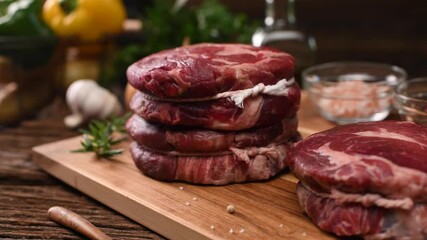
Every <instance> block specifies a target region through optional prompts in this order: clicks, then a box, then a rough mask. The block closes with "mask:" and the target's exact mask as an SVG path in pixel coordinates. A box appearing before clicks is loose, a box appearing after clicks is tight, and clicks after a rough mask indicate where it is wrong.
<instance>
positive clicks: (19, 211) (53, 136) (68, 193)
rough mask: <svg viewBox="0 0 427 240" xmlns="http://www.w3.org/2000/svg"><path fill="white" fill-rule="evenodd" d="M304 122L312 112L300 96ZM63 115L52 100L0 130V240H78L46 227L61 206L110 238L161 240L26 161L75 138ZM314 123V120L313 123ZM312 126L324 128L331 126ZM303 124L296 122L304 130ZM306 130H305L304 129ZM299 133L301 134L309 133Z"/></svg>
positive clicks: (53, 225)
mask: <svg viewBox="0 0 427 240" xmlns="http://www.w3.org/2000/svg"><path fill="white" fill-rule="evenodd" d="M303 104H304V105H307V107H304V108H303V109H302V110H301V111H300V114H301V116H303V117H304V118H306V117H308V118H309V119H311V120H310V121H313V119H312V118H311V117H310V116H312V114H313V112H312V110H311V107H310V105H309V104H308V99H307V98H306V97H305V96H304V97H303ZM67 113H68V110H67V108H66V107H65V105H64V103H63V102H62V101H61V100H58V101H56V102H55V103H53V104H52V105H51V106H50V107H48V108H47V109H45V111H44V112H43V113H42V114H40V116H38V117H37V118H36V119H33V120H27V121H24V122H22V123H21V124H19V125H18V126H15V127H8V128H3V129H1V130H0V192H1V194H0V212H1V213H2V214H1V216H0V238H11V239H28V238H37V239H81V238H82V236H81V235H79V234H77V233H75V232H74V231H71V230H68V229H66V228H64V227H62V226H59V225H58V224H56V223H54V222H52V221H51V220H49V218H48V217H47V210H48V209H49V208H50V207H52V206H56V205H58V206H62V207H66V208H68V209H70V210H73V211H75V212H76V213H78V214H80V215H82V216H83V217H85V218H87V219H88V220H89V221H91V222H92V223H93V224H94V225H95V226H98V227H99V228H101V229H102V230H103V231H105V232H106V233H107V234H108V235H110V236H111V237H113V238H114V239H163V237H162V236H161V235H159V234H157V233H155V232H153V231H151V230H149V229H148V228H146V227H144V226H142V225H139V224H138V223H135V222H133V221H132V220H130V219H129V218H127V217H124V216H123V215H121V214H120V213H117V212H116V211H114V210H112V209H110V208H108V207H106V206H105V205H103V204H101V203H99V202H97V201H96V200H93V199H92V198H90V197H88V196H87V195H85V194H83V193H81V192H79V191H78V190H75V189H73V188H71V187H68V186H67V185H66V184H64V183H62V182H61V181H59V180H57V179H56V178H54V177H52V176H50V175H49V174H47V173H46V172H44V171H43V170H41V169H40V168H39V167H38V166H36V165H35V164H34V163H33V161H32V160H31V148H32V147H34V146H36V145H40V144H44V143H50V142H54V141H57V140H61V139H65V138H70V137H73V136H76V135H79V133H78V132H77V131H75V130H69V129H67V128H66V127H65V126H64V125H63V123H62V118H63V116H65V115H66V114H67ZM314 121H316V120H314ZM321 122H322V123H323V125H322V124H321V125H320V126H319V122H316V125H317V126H318V127H321V128H329V127H330V126H333V125H330V124H331V123H328V122H324V121H321ZM307 124H310V123H309V122H304V121H302V122H301V126H302V127H303V128H304V129H306V128H307V126H308V125H307ZM309 131H310V130H309ZM309 131H308V132H307V131H304V132H303V135H305V136H306V135H307V134H309V133H310V132H309Z"/></svg>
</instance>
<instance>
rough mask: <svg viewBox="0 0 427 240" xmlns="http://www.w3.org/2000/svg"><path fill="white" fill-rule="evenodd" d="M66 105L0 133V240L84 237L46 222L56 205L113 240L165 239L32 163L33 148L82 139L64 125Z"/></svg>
mask: <svg viewBox="0 0 427 240" xmlns="http://www.w3.org/2000/svg"><path fill="white" fill-rule="evenodd" d="M64 106H65V105H64V103H63V102H61V101H60V100H58V101H56V102H55V103H54V104H52V106H50V107H49V108H48V109H46V110H45V111H44V112H43V113H42V114H41V115H40V116H39V117H37V119H33V120H28V121H24V122H22V123H21V124H20V125H18V126H16V127H10V128H3V129H0V239H4V238H7V239H81V238H83V237H82V236H81V235H79V234H77V233H75V232H74V231H71V230H68V229H66V228H64V227H62V226H60V225H58V224H56V223H54V222H52V221H51V220H50V219H49V218H48V217H47V210H48V209H49V208H50V207H52V206H56V205H58V206H63V207H66V208H68V209H70V210H73V211H75V212H76V213H78V214H80V215H82V216H83V217H86V218H87V219H88V220H89V221H91V222H92V223H93V224H95V225H96V226H98V227H99V228H101V229H102V230H103V231H104V232H105V233H107V234H108V235H110V236H111V237H112V238H113V239H164V238H163V237H161V236H160V235H158V234H156V233H154V232H152V231H150V230H149V229H147V228H145V227H143V226H141V225H139V224H137V223H135V222H133V221H132V220H130V219H128V218H126V217H124V216H123V215H121V214H119V213H117V212H115V211H114V210H112V209H109V208H108V207H106V206H104V205H102V204H100V203H98V202H96V201H95V200H93V199H91V198H89V197H87V196H86V195H84V194H82V193H80V192H79V191H76V190H74V189H72V188H71V187H68V186H67V185H66V184H64V183H62V182H60V181H59V180H57V179H55V178H53V177H52V176H50V175H48V174H47V173H45V172H43V171H42V170H41V169H40V168H39V167H37V166H36V165H35V164H34V163H33V161H32V160H31V157H30V156H31V148H32V147H33V146H35V145H39V144H42V143H48V142H52V141H56V140H59V139H64V138H68V137H71V136H75V135H78V132H77V131H73V130H69V129H67V128H66V127H65V126H64V125H63V123H62V118H63V116H65V115H66V114H67V112H68V110H66V108H64Z"/></svg>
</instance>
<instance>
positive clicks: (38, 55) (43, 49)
mask: <svg viewBox="0 0 427 240" xmlns="http://www.w3.org/2000/svg"><path fill="white" fill-rule="evenodd" d="M63 63H64V51H63V48H62V47H61V44H59V42H58V39H57V38H55V37H47V36H34V37H33V36H32V37H28V36H26V37H4V36H3V37H0V125H10V124H13V123H17V122H19V121H20V120H22V119H23V118H25V117H29V116H31V115H34V114H35V113H36V112H37V111H39V110H40V109H41V108H43V107H44V106H46V105H47V104H48V103H49V101H50V100H52V97H53V96H54V93H55V85H54V83H55V82H56V81H58V79H61V78H62V72H63V71H62V67H63Z"/></svg>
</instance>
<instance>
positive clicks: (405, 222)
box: [297, 182, 427, 240]
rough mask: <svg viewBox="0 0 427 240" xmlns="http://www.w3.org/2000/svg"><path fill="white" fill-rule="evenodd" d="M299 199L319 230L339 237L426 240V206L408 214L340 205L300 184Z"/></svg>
mask: <svg viewBox="0 0 427 240" xmlns="http://www.w3.org/2000/svg"><path fill="white" fill-rule="evenodd" d="M297 195H298V199H299V202H300V205H301V207H302V209H303V210H304V212H306V213H307V215H308V216H309V217H310V218H311V220H312V221H313V222H314V223H315V224H316V225H317V226H319V228H321V229H323V230H325V231H328V232H333V233H335V234H337V235H338V236H353V235H358V236H363V237H364V238H366V239H408V240H409V239H411V240H425V239H427V203H423V204H421V203H420V204H415V205H414V207H413V208H411V209H409V210H402V209H395V208H392V209H387V208H381V207H375V206H372V207H365V206H363V204H360V203H344V204H343V203H339V202H337V201H336V200H334V199H332V198H328V197H320V196H319V194H318V193H315V192H312V191H310V190H309V189H308V188H307V187H305V186H304V185H303V184H302V183H301V182H299V183H298V185H297Z"/></svg>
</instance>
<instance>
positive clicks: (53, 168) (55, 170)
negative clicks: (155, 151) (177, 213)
mask: <svg viewBox="0 0 427 240" xmlns="http://www.w3.org/2000/svg"><path fill="white" fill-rule="evenodd" d="M68 140H70V139H68ZM65 141H66V140H65ZM48 145H50V144H44V145H39V146H36V147H34V148H33V149H32V153H31V155H32V157H31V158H32V161H33V162H34V163H36V164H37V165H38V166H39V167H40V168H41V169H43V170H44V171H46V172H48V173H49V174H50V175H52V176H54V177H55V178H57V179H59V180H61V181H63V182H64V183H66V184H68V185H69V186H71V187H73V188H75V189H78V190H79V191H81V192H83V193H84V194H86V195H88V196H90V197H91V198H93V199H95V200H97V201H99V202H100V203H102V204H105V205H106V206H108V207H110V208H112V209H114V210H115V211H117V212H119V213H121V214H123V215H125V216H127V217H129V218H130V219H132V220H134V221H135V222H138V223H139V224H141V225H143V226H145V227H147V228H149V229H151V230H153V231H155V232H156V233H158V234H161V235H163V236H164V237H167V238H169V239H178V240H179V239H183V240H186V239H201V240H203V239H215V237H217V236H215V235H212V234H209V232H208V231H206V230H205V229H199V231H196V230H195V229H194V228H190V227H188V226H186V224H185V223H182V222H177V221H174V220H173V219H172V218H168V217H166V216H164V215H161V214H159V213H158V212H156V211H155V210H153V209H151V208H149V207H146V206H143V208H141V205H140V204H139V203H138V202H137V201H136V200H134V199H132V198H130V197H127V196H123V195H121V194H119V193H117V192H113V194H112V195H111V191H108V187H106V186H104V185H102V184H100V183H98V182H96V181H94V180H92V179H90V178H88V177H86V176H83V175H79V174H76V173H75V172H74V171H73V170H71V169H68V168H65V167H63V166H61V164H59V163H57V162H55V161H54V160H52V159H50V158H48V157H46V156H45V155H44V154H43V150H44V148H45V147H46V146H48ZM94 189H95V190H96V191H93V190H94ZM106 195H111V196H109V197H99V196H106ZM117 201H123V202H124V203H125V204H121V205H120V204H119V205H118V206H116V205H117V204H114V203H115V202H117ZM124 206H126V207H124ZM131 209H140V211H132V210H131ZM141 219H142V220H141ZM193 227H194V226H193ZM183 233H185V235H184V234H183ZM202 233H204V234H202Z"/></svg>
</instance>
